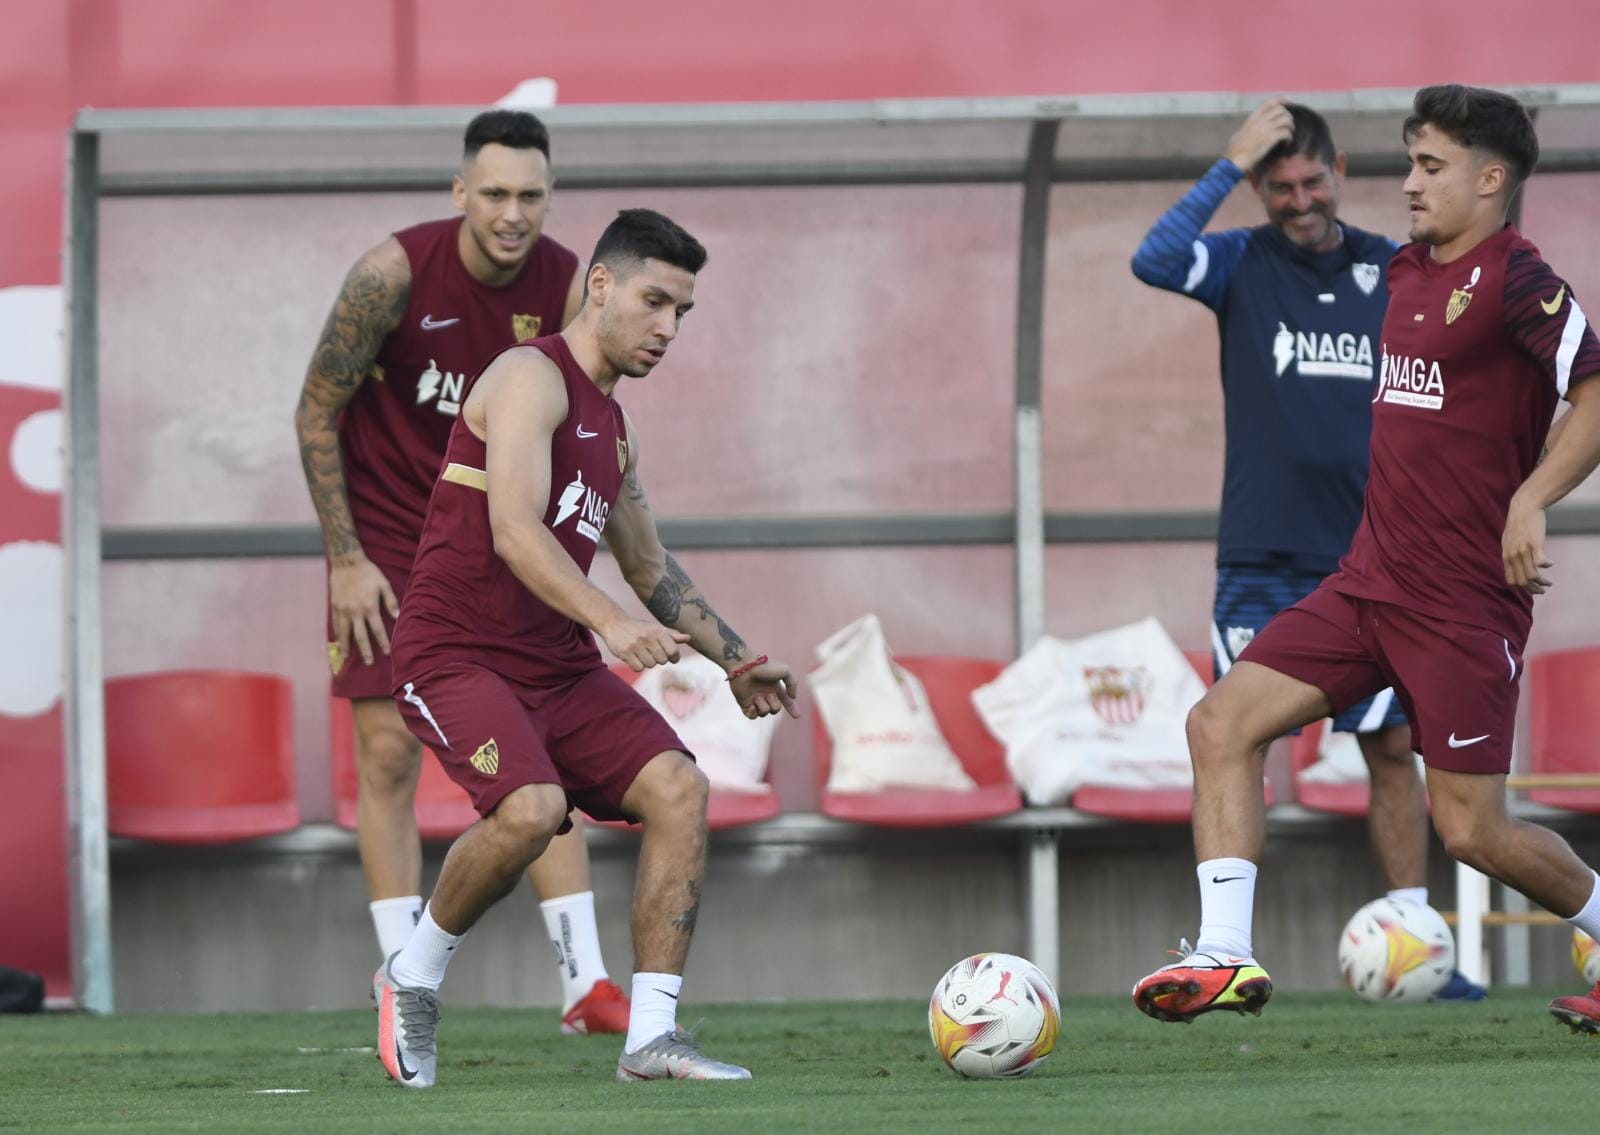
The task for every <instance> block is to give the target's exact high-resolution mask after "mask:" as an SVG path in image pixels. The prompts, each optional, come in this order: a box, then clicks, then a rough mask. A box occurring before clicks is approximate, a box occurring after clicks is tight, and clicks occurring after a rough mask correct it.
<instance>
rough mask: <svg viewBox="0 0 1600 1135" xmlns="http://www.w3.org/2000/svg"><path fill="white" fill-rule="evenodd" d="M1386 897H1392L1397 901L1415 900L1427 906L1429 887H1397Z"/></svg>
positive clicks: (1420, 904)
mask: <svg viewBox="0 0 1600 1135" xmlns="http://www.w3.org/2000/svg"><path fill="white" fill-rule="evenodd" d="M1385 897H1387V898H1391V899H1393V900H1394V901H1395V902H1414V903H1416V904H1417V905H1418V906H1427V905H1428V888H1427V887H1396V888H1395V889H1394V890H1392V891H1390V892H1389V893H1388V895H1387V896H1385Z"/></svg>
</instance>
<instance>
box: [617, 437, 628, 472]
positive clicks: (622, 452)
mask: <svg viewBox="0 0 1600 1135" xmlns="http://www.w3.org/2000/svg"><path fill="white" fill-rule="evenodd" d="M627 468H628V439H627V438H623V437H619V438H618V439H617V472H618V473H621V472H624V471H625V470H626V469H627Z"/></svg>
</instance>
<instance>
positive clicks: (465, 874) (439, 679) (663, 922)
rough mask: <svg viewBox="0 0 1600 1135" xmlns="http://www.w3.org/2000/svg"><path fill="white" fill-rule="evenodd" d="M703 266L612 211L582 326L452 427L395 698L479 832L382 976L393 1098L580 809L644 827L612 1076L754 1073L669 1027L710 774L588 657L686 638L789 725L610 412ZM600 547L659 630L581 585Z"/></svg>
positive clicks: (665, 657) (477, 392)
mask: <svg viewBox="0 0 1600 1135" xmlns="http://www.w3.org/2000/svg"><path fill="white" fill-rule="evenodd" d="M705 259H706V253H705V249H704V248H703V247H701V245H700V243H699V242H698V241H696V240H695V239H694V238H693V237H692V236H690V235H689V234H688V233H686V232H685V231H684V230H683V229H682V228H680V227H679V226H678V225H676V224H674V223H673V222H672V221H670V220H668V219H667V218H666V217H663V216H662V215H661V214H659V213H655V212H651V211H650V210H647V209H629V210H625V211H624V212H622V213H621V214H619V215H618V217H617V218H616V220H614V221H613V222H612V223H611V225H610V226H608V227H607V229H606V231H605V232H604V233H603V234H602V235H601V237H600V241H599V243H598V244H597V245H596V246H595V250H594V255H593V258H592V260H591V264H590V268H589V271H588V277H587V281H588V298H587V300H586V302H585V304H584V307H583V310H582V311H581V312H580V313H579V314H578V317H577V319H576V320H574V321H573V323H572V325H571V326H570V327H568V328H567V329H566V330H565V331H564V332H562V333H561V334H560V335H555V336H550V337H548V338H542V339H538V340H535V341H533V342H531V343H525V344H521V345H518V346H516V347H513V348H511V349H509V350H507V351H505V352H503V353H502V354H500V355H499V356H498V357H497V358H495V359H494V360H493V361H492V362H491V363H489V365H488V366H486V367H485V368H484V370H483V374H482V377H480V378H479V379H478V382H477V384H476V385H475V386H474V387H473V389H472V391H471V393H470V394H469V395H468V397H467V401H466V404H465V406H464V407H463V410H462V414H461V417H460V419H459V420H458V421H457V422H456V425H455V427H454V430H453V433H452V435H451V438H450V445H449V449H448V451H447V453H446V457H445V464H444V468H443V469H442V470H441V472H440V476H439V480H438V484H437V485H436V486H435V487H434V491H433V499H432V500H431V501H430V503H429V505H428V517H427V521H426V524H425V526H424V530H423V534H422V545H421V548H420V550H419V552H418V554H417V562H416V566H415V567H414V569H413V571H412V577H411V590H410V592H409V594H408V595H407V596H406V600H405V603H404V605H403V606H402V608H401V611H400V619H399V622H398V624H397V625H396V627H395V637H394V669H395V691H394V692H395V700H396V702H397V704H398V705H399V706H400V711H401V713H402V715H403V716H404V717H405V720H406V724H407V725H408V726H410V728H411V730H412V731H413V732H414V733H416V735H417V736H418V737H419V738H420V739H421V740H423V741H424V742H425V743H427V744H429V745H431V746H433V747H434V748H435V750H436V751H437V752H438V754H439V758H440V761H441V762H442V763H443V765H444V767H445V769H446V771H447V772H449V774H450V776H451V777H452V778H453V779H454V780H455V781H456V783H458V784H460V785H461V786H462V788H464V789H465V790H466V791H467V793H468V794H469V795H470V796H471V797H472V800H473V803H474V805H476V807H477V809H478V811H479V813H480V814H481V815H482V816H483V821H482V822H481V823H479V824H476V825H474V826H473V827H472V828H470V829H468V831H467V832H466V834H464V835H463V836H462V837H461V838H460V839H458V840H457V841H456V843H455V845H454V846H453V847H452V848H451V849H450V853H449V855H448V856H446V858H445V862H444V868H443V870H442V871H441V873H440V875H439V884H438V886H437V887H436V888H435V889H434V892H433V895H432V896H431V898H430V899H429V902H428V906H427V909H426V910H424V912H423V915H422V919H421V921H420V922H419V923H418V924H417V928H416V930H415V932H414V933H413V934H412V936H411V939H410V941H408V942H407V943H406V945H405V947H404V948H403V949H402V950H401V951H400V952H399V953H398V954H396V955H395V956H394V958H393V959H391V961H390V963H389V964H388V965H387V966H386V967H385V968H384V969H383V970H382V971H380V973H379V974H378V976H377V982H378V985H379V987H380V991H381V995H380V997H379V1002H380V1010H379V1026H378V1046H379V1049H378V1050H379V1054H380V1055H381V1056H382V1058H383V1062H384V1067H385V1069H386V1070H387V1071H388V1073H389V1074H390V1076H392V1077H393V1078H394V1079H395V1080H396V1081H398V1082H400V1083H402V1084H406V1085H408V1086H412V1087H426V1086H428V1085H429V1084H431V1083H432V1082H433V1078H434V1072H435V1069H436V1066H437V1051H436V1048H435V1035H436V1028H437V1024H438V1019H439V1008H438V1004H439V1003H438V996H437V991H438V988H439V985H440V983H441V982H442V980H443V978H444V971H445V966H446V963H447V962H448V961H449V959H450V957H451V954H452V951H454V950H455V948H456V946H457V945H458V944H459V943H460V941H461V936H462V935H464V934H465V933H466V932H467V931H468V930H469V929H470V928H471V927H472V926H473V925H474V924H475V923H476V922H477V921H478V919H479V918H481V917H482V916H483V914H484V913H485V912H486V911H487V910H488V909H489V907H491V906H492V905H493V904H494V903H495V902H497V901H499V899H500V898H502V897H503V896H504V895H505V894H507V893H508V892H509V891H510V890H511V889H512V888H513V886H514V885H515V882H516V879H517V876H518V875H519V874H520V873H521V872H522V871H523V869H524V868H525V867H526V866H527V865H528V864H529V863H530V862H532V861H533V860H534V859H535V857H537V856H538V855H539V853H540V851H541V850H542V849H543V847H544V846H545V844H546V843H547V842H548V841H549V840H550V839H551V838H552V837H553V836H554V835H555V834H556V833H557V831H559V830H560V829H561V827H562V826H563V825H564V824H565V822H566V819H567V815H568V812H569V811H570V809H572V808H573V807H575V806H576V807H581V808H582V809H583V810H584V811H586V812H588V813H589V814H590V815H593V816H595V817H596V818H611V817H620V818H626V819H629V820H633V821H635V822H638V823H639V824H641V825H642V828H643V832H642V836H641V840H640V851H639V867H638V872H637V880H638V881H637V884H636V887H635V890H634V903H633V941H634V955H635V956H634V962H635V967H634V968H635V972H634V975H633V985H632V994H633V1010H632V1014H631V1017H630V1019H629V1023H628V1037H627V1040H626V1041H625V1043H624V1045H623V1051H622V1055H621V1056H620V1057H619V1058H618V1062H617V1072H616V1075H617V1078H618V1079H619V1080H624V1081H628V1080H655V1079H702V1080H703V1079H747V1078H749V1075H750V1074H749V1072H748V1071H746V1070H745V1069H743V1068H741V1067H739V1066H738V1065H734V1064H725V1063H722V1062H720V1061H716V1060H711V1059H709V1058H708V1057H706V1056H704V1055H703V1054H701V1052H700V1051H699V1047H698V1046H697V1045H696V1043H695V1041H694V1038H693V1037H691V1036H690V1035H689V1034H688V1033H686V1032H684V1031H683V1030H681V1029H679V1028H678V1026H677V1018H676V1010H677V1004H678V996H679V993H680V990H681V987H682V981H683V978H682V974H683V965H684V961H685V959H686V958H687V956H688V951H689V940H690V937H691V935H692V934H693V932H694V927H695V921H696V919H697V917H698V915H699V912H700V889H701V883H702V880H703V879H704V869H705V851H706V802H707V794H708V791H709V789H708V785H707V782H706V778H705V775H704V774H703V773H702V772H701V771H700V769H699V768H698V766H697V765H696V764H695V762H694V758H693V757H692V756H691V755H690V754H689V753H688V752H687V751H686V750H685V749H684V745H683V742H682V741H681V740H679V738H678V737H677V735H676V734H675V733H674V732H673V730H672V728H671V726H669V725H668V724H667V722H666V721H665V720H664V719H663V718H662V717H661V716H660V715H659V714H658V713H656V711H655V710H654V709H652V708H651V707H650V705H649V704H648V703H647V702H646V701H645V700H644V699H643V698H642V697H641V696H640V695H639V694H637V693H636V692H634V690H633V687H632V686H631V685H629V684H628V683H627V682H624V681H623V680H622V679H621V678H619V677H617V676H616V675H615V674H613V673H612V672H611V671H610V670H609V669H607V668H606V666H605V665H604V664H603V663H602V661H601V658H600V654H599V651H598V649H597V648H596V646H595V642H594V636H599V638H601V639H602V640H604V642H605V644H606V646H607V648H608V649H610V651H611V653H612V654H614V655H615V656H616V657H617V658H619V659H621V660H623V661H624V662H626V663H627V664H628V665H629V666H631V667H632V668H633V669H634V670H636V671H643V670H645V669H647V668H648V667H651V666H660V665H665V664H667V663H670V662H673V661H676V660H677V658H678V657H679V651H680V649H681V648H682V647H683V646H684V645H685V644H687V645H689V646H692V647H693V648H694V649H695V650H697V651H699V652H700V653H701V654H703V655H705V656H706V657H707V658H710V659H711V660H713V661H714V662H716V663H718V664H719V665H720V666H722V667H723V669H724V670H726V671H727V673H728V696H729V697H732V698H735V699H737V701H738V703H739V705H740V707H741V708H742V709H743V711H744V712H745V714H746V716H749V717H752V718H754V717H762V716H766V715H769V714H777V713H781V712H784V711H785V710H787V711H788V712H789V713H791V714H794V703H793V697H794V693H795V688H796V687H795V679H794V676H793V675H792V674H791V673H790V671H789V668H788V667H787V666H784V665H783V664H782V663H779V662H773V661H769V660H768V659H767V657H766V656H765V655H757V654H756V653H755V652H754V651H752V650H751V649H750V648H749V647H748V646H747V645H746V644H745V641H744V639H742V638H741V637H740V636H739V635H738V634H737V633H736V632H735V631H734V630H733V628H732V627H731V626H729V624H728V623H727V621H726V620H724V619H723V618H722V617H721V616H720V615H719V614H718V613H717V612H716V610H715V609H713V607H712V606H711V603H710V601H709V600H708V599H707V597H706V596H705V595H704V594H703V593H702V592H701V591H700V589H699V588H698V587H696V586H695V584H694V582H693V580H691V579H690V578H689V576H688V574H687V573H686V572H685V571H684V570H683V568H682V567H681V566H679V564H678V562H677V561H676V560H675V559H673V557H672V556H671V555H669V554H668V553H667V552H666V550H665V549H663V548H662V546H661V541H660V539H659V538H658V536H657V534H656V526H655V521H654V519H653V517H652V515H651V512H650V507H649V505H648V503H647V502H646V498H645V492H644V488H643V486H642V484H641V482H640V476H639V470H640V467H641V465H642V459H641V456H640V454H639V446H638V439H637V437H636V436H635V435H634V433H633V431H632V430H631V429H630V428H629V426H628V420H627V416H626V415H625V414H624V413H623V412H622V408H621V407H620V406H619V405H618V404H617V402H616V400H615V399H614V398H613V393H614V391H615V389H616V387H617V384H618V382H619V381H620V379H621V378H622V376H623V375H629V376H632V377H635V378H641V377H644V376H645V375H647V374H649V373H650V372H651V371H652V370H653V369H654V368H655V366H656V364H657V363H659V362H660V361H661V359H662V357H663V356H664V355H665V353H666V351H667V348H668V346H669V345H670V344H671V343H672V341H673V340H674V339H675V338H676V337H677V334H678V329H679V325H680V323H681V321H682V319H683V316H684V315H685V313H687V312H688V310H689V308H690V307H692V306H693V302H694V299H693V297H694V284H695V277H696V274H697V273H698V272H699V271H700V269H701V267H702V266H703V265H704V263H705ZM602 537H604V539H605V541H606V544H607V546H608V547H609V548H610V549H611V553H612V555H613V556H614V557H615V558H616V561H617V566H618V567H619V568H620V569H621V571H622V576H623V578H624V579H626V580H627V582H628V584H629V585H630V587H631V588H632V589H633V591H634V593H635V594H636V595H637V596H638V598H639V600H640V601H641V602H642V603H643V604H644V605H645V607H646V609H647V610H648V611H649V612H650V614H651V615H652V616H654V618H653V619H648V620H642V619H636V618H633V617H632V616H630V615H629V614H627V613H626V612H625V611H623V610H622V608H621V607H619V606H618V605H617V603H616V602H615V601H614V600H613V599H612V598H611V597H610V596H608V595H607V594H606V593H605V592H603V591H601V590H600V589H599V588H597V587H596V586H595V585H594V584H592V583H590V582H589V578H588V568H589V565H590V563H591V561H592V560H593V558H594V555H595V551H596V548H597V547H598V544H599V541H600V539H601V538H602Z"/></svg>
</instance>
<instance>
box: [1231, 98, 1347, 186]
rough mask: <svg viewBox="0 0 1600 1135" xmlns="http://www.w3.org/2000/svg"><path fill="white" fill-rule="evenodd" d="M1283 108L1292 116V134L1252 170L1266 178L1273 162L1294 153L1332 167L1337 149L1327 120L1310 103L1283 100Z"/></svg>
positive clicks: (1257, 175)
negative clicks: (1302, 103) (1303, 104)
mask: <svg viewBox="0 0 1600 1135" xmlns="http://www.w3.org/2000/svg"><path fill="white" fill-rule="evenodd" d="M1283 109H1284V110H1287V111H1288V112H1289V117H1290V118H1292V119H1294V133H1293V134H1291V135H1289V137H1287V138H1285V139H1284V140H1283V141H1281V142H1279V143H1278V144H1277V145H1276V146H1274V147H1272V149H1270V150H1268V151H1267V156H1266V157H1264V158H1262V159H1261V160H1260V161H1259V162H1257V163H1256V164H1255V168H1254V169H1253V170H1251V172H1252V173H1254V174H1255V175H1256V177H1258V178H1260V177H1266V176H1267V170H1269V169H1271V168H1272V163H1273V162H1276V161H1278V160H1279V159H1281V158H1292V157H1294V156H1295V155H1296V154H1304V155H1305V156H1306V157H1308V158H1317V159H1319V160H1320V161H1321V162H1322V163H1323V164H1324V165H1326V166H1327V167H1328V168H1329V169H1332V168H1333V159H1334V157H1335V156H1336V155H1337V154H1338V151H1337V150H1335V149H1334V148H1333V131H1332V130H1329V129H1328V120H1327V119H1326V118H1323V117H1322V115H1320V114H1318V113H1317V112H1316V111H1314V110H1312V109H1311V108H1310V107H1309V106H1301V105H1300V104H1299V103H1297V102H1286V103H1284V104H1283Z"/></svg>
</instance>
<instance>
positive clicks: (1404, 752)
mask: <svg viewBox="0 0 1600 1135" xmlns="http://www.w3.org/2000/svg"><path fill="white" fill-rule="evenodd" d="M1359 740H1360V745H1361V755H1362V756H1363V757H1365V758H1366V761H1367V768H1369V769H1370V770H1371V771H1372V772H1373V773H1374V774H1380V773H1385V772H1387V773H1390V774H1394V773H1405V774H1407V775H1409V776H1412V777H1415V776H1416V775H1417V767H1416V766H1417V758H1416V755H1415V754H1414V753H1412V751H1411V730H1409V729H1407V728H1405V727H1401V728H1398V729H1385V730H1384V731H1383V732H1381V733H1363V734H1361V735H1360V738H1359Z"/></svg>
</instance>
